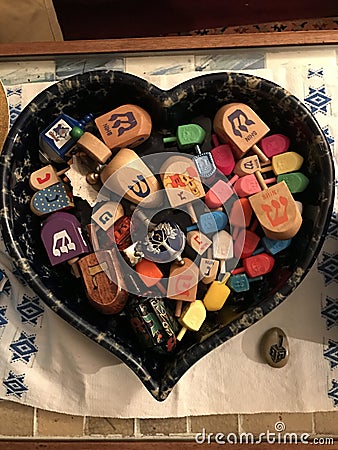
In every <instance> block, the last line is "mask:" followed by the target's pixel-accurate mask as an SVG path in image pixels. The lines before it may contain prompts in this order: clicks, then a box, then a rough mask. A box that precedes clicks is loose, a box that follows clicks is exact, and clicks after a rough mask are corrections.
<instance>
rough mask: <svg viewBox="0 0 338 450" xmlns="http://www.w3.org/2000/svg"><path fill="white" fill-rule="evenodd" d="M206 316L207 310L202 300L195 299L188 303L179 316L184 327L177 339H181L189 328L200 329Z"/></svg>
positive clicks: (192, 329)
mask: <svg viewBox="0 0 338 450" xmlns="http://www.w3.org/2000/svg"><path fill="white" fill-rule="evenodd" d="M206 317H207V312H206V309H205V306H204V303H203V302H202V301H201V300H195V301H194V302H192V303H190V304H189V305H187V306H186V307H185V309H184V311H183V313H182V314H181V317H180V318H179V322H180V324H181V325H182V329H181V331H180V332H179V333H178V335H177V336H176V339H177V340H178V341H181V340H182V339H183V336H184V335H185V333H186V331H187V330H190V331H198V330H199V329H200V328H201V326H202V324H203V322H204V321H205V319H206Z"/></svg>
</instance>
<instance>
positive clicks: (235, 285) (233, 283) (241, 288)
mask: <svg viewBox="0 0 338 450" xmlns="http://www.w3.org/2000/svg"><path fill="white" fill-rule="evenodd" d="M262 280H263V277H262V276H259V277H255V278H248V277H247V275H246V274H245V273H239V274H237V275H231V277H230V278H229V280H228V286H229V288H230V289H231V290H232V291H234V292H237V293H239V292H247V291H248V290H249V289H250V283H254V282H255V281H262Z"/></svg>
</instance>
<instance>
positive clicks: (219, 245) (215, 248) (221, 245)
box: [212, 230, 234, 276]
mask: <svg viewBox="0 0 338 450" xmlns="http://www.w3.org/2000/svg"><path fill="white" fill-rule="evenodd" d="M212 255H213V259H218V260H219V261H220V270H219V272H220V275H221V276H222V275H224V274H225V273H226V262H227V261H228V260H229V259H231V258H233V256H234V250H233V242H232V236H231V235H230V234H229V233H228V232H227V231H225V230H221V231H218V232H217V233H215V234H214V235H213V237H212Z"/></svg>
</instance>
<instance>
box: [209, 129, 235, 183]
mask: <svg viewBox="0 0 338 450" xmlns="http://www.w3.org/2000/svg"><path fill="white" fill-rule="evenodd" d="M212 142H213V144H214V145H215V147H214V148H213V149H212V150H211V155H212V157H213V160H214V163H215V166H216V167H217V169H218V170H219V171H220V172H222V173H223V174H224V175H226V176H228V175H230V174H231V173H232V171H233V170H234V167H235V159H234V155H233V153H232V149H231V146H230V145H229V144H220V142H219V140H218V137H217V135H216V134H213V135H212Z"/></svg>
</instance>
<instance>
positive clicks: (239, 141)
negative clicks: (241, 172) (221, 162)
mask: <svg viewBox="0 0 338 450" xmlns="http://www.w3.org/2000/svg"><path fill="white" fill-rule="evenodd" d="M214 130H215V133H216V134H217V135H218V136H219V137H220V139H221V140H223V141H224V142H230V143H231V144H232V147H233V150H234V152H235V156H236V157H237V159H240V158H241V157H242V156H244V155H245V153H246V152H247V151H249V150H250V149H251V150H252V151H253V152H254V153H256V155H257V156H258V157H259V159H260V160H261V161H263V162H268V161H269V159H268V158H267V157H266V156H265V154H264V153H263V152H262V150H261V149H260V148H258V147H257V145H256V144H257V143H258V142H259V141H260V140H261V139H262V138H263V137H264V136H265V135H266V134H267V133H268V132H269V131H270V129H269V127H268V126H267V125H266V124H265V123H264V122H263V121H262V120H261V119H260V118H259V117H258V115H257V114H256V113H255V112H254V111H253V110H252V109H251V108H250V107H249V106H247V105H245V104H243V103H229V104H227V105H224V106H222V108H220V109H219V110H218V111H217V113H216V115H215V118H214Z"/></svg>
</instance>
